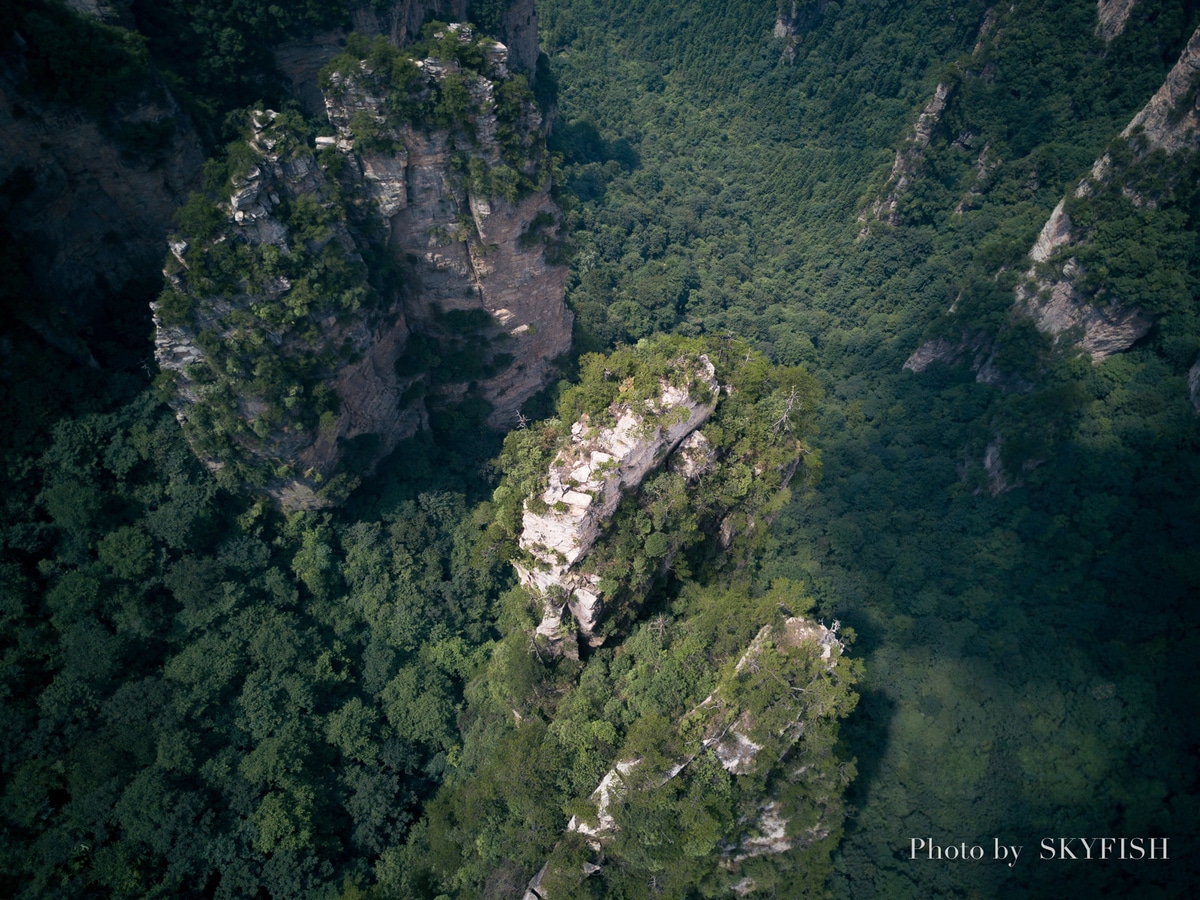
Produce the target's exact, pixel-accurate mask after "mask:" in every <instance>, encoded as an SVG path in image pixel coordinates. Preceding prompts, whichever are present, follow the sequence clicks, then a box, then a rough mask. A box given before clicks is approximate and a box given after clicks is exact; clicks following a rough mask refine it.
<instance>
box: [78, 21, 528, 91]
mask: <svg viewBox="0 0 1200 900" xmlns="http://www.w3.org/2000/svg"><path fill="white" fill-rule="evenodd" d="M80 2H91V0H80ZM478 6H479V4H478V3H472V2H471V0H390V2H385V3H358V4H357V5H355V6H352V7H351V9H350V23H349V31H352V32H357V33H358V34H363V35H367V36H369V37H374V36H376V35H382V36H384V37H386V38H387V39H388V40H390V41H391V42H392V43H393V44H394V45H395V46H397V47H404V46H406V45H408V44H411V43H413V41H415V40H417V38H418V37H420V35H421V28H422V27H423V26H424V25H425V23H426V22H428V21H430V20H431V19H438V20H441V21H443V22H463V21H467V20H472V21H474V20H475V17H476V14H478V12H479V10H478ZM537 22H538V20H537V12H536V10H535V9H534V3H533V0H510V2H509V3H508V4H507V5H506V6H505V7H504V11H503V13H501V14H500V15H499V17H498V18H497V20H496V21H495V22H487V23H485V24H487V25H489V26H491V31H492V33H493V34H495V35H496V37H497V38H499V40H500V42H501V43H503V44H504V45H505V46H506V47H507V48H508V54H509V66H510V67H511V68H512V70H513V71H514V72H517V73H519V74H522V75H524V76H525V77H526V78H528V79H529V82H530V83H531V84H532V83H533V81H534V78H535V75H536V72H537V58H538V53H539V52H540V48H539V46H538V39H537ZM347 33H348V32H347V31H343V30H330V31H318V32H314V33H312V34H310V35H307V36H305V37H303V38H297V39H294V40H290V41H286V42H284V43H282V44H280V45H279V46H278V47H276V48H275V49H274V55H275V63H276V65H277V66H279V69H280V71H281V72H283V73H284V74H285V75H286V76H287V77H288V79H289V80H290V81H291V83H292V92H293V93H294V94H295V95H296V96H297V97H298V98H300V101H301V103H303V105H304V106H305V108H306V109H307V110H308V111H309V112H311V113H320V112H323V110H324V97H323V95H322V93H321V90H320V88H319V86H318V84H317V82H318V77H317V76H318V73H319V72H320V71H321V69H322V68H323V67H324V66H325V65H326V64H327V63H328V62H329V61H330V60H331V59H333V58H334V57H335V56H337V55H338V54H339V53H340V52H341V50H342V45H343V44H344V43H345V40H346V35H347Z"/></svg>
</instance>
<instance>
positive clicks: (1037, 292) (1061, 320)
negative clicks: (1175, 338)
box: [1016, 2, 1200, 363]
mask: <svg viewBox="0 0 1200 900" xmlns="http://www.w3.org/2000/svg"><path fill="white" fill-rule="evenodd" d="M1132 5H1133V4H1132V3H1130V2H1125V3H1122V2H1112V3H1105V2H1101V4H1100V18H1101V25H1102V26H1103V27H1104V28H1106V29H1109V30H1112V36H1115V35H1116V34H1119V33H1120V29H1121V28H1123V27H1124V21H1125V18H1126V17H1127V16H1128V15H1129V8H1130V7H1131V6H1132ZM1114 29H1115V30H1114ZM1198 83H1200V29H1197V31H1196V32H1195V33H1194V34H1193V35H1192V37H1191V39H1190V40H1189V41H1188V43H1187V46H1185V47H1184V49H1183V52H1182V53H1181V54H1180V57H1179V60H1178V61H1177V62H1176V63H1175V65H1174V67H1172V69H1171V71H1170V72H1168V73H1167V77H1166V80H1165V81H1164V82H1163V85H1162V87H1160V88H1159V89H1158V91H1157V92H1155V94H1154V96H1153V97H1151V98H1150V101H1149V102H1148V103H1147V104H1146V105H1145V106H1144V107H1143V108H1142V109H1141V111H1140V112H1138V114H1137V115H1136V116H1134V117H1133V119H1132V120H1131V121H1130V122H1129V124H1128V125H1127V126H1126V127H1125V129H1124V130H1123V131H1122V132H1121V137H1122V138H1126V139H1128V138H1133V137H1136V138H1137V146H1138V148H1139V149H1138V150H1137V152H1136V154H1135V160H1134V161H1135V162H1136V161H1137V160H1139V159H1141V158H1144V157H1145V156H1147V155H1149V154H1150V153H1152V152H1154V151H1161V152H1163V153H1166V154H1167V155H1173V154H1177V153H1194V152H1197V151H1198V150H1200V92H1197V91H1196V85H1197V84H1198ZM1122 174H1123V172H1122V170H1121V169H1120V168H1119V167H1117V166H1116V165H1115V164H1114V162H1113V157H1112V155H1111V154H1110V153H1105V154H1104V155H1103V156H1101V157H1100V158H1099V159H1098V160H1096V163H1095V165H1093V166H1092V171H1091V174H1090V176H1089V177H1088V178H1085V179H1084V180H1083V181H1081V182H1080V183H1079V185H1078V186H1077V187H1076V188H1075V196H1076V197H1084V196H1087V195H1089V194H1091V193H1093V192H1094V191H1095V190H1096V189H1097V186H1098V185H1100V184H1104V183H1108V182H1111V181H1112V180H1113V179H1121V178H1122ZM1117 183H1118V184H1119V183H1120V181H1118V182H1117ZM1124 193H1125V197H1126V199H1127V200H1128V201H1129V202H1130V203H1132V204H1134V205H1135V206H1140V205H1142V204H1144V203H1145V202H1147V201H1146V199H1145V198H1143V197H1140V196H1138V195H1137V194H1136V193H1135V192H1134V191H1132V190H1129V189H1125V190H1124ZM1088 240H1089V238H1088V235H1087V234H1086V233H1083V232H1082V231H1081V230H1080V229H1078V228H1077V227H1076V226H1075V225H1074V223H1072V222H1071V218H1070V216H1069V215H1068V213H1067V212H1066V201H1065V200H1063V201H1060V202H1059V204H1058V205H1057V206H1056V207H1055V208H1054V211H1053V212H1052V213H1051V214H1050V218H1049V219H1047V220H1046V224H1045V225H1044V226H1043V227H1042V230H1041V233H1040V234H1039V235H1038V239H1037V241H1036V242H1035V243H1034V245H1033V247H1032V249H1031V250H1030V252H1029V257H1030V259H1031V260H1032V262H1033V263H1034V265H1033V267H1032V268H1031V269H1030V270H1029V271H1028V272H1027V273H1026V275H1025V278H1024V279H1023V280H1022V282H1021V284H1019V285H1018V286H1017V289H1016V309H1017V310H1018V311H1019V312H1022V313H1024V314H1026V315H1028V316H1030V317H1031V318H1032V319H1033V321H1034V324H1035V325H1037V327H1038V330H1040V331H1042V332H1044V333H1045V334H1049V335H1051V336H1052V337H1053V338H1054V339H1055V341H1056V342H1058V341H1060V340H1064V339H1065V340H1069V341H1070V342H1071V344H1072V345H1073V346H1075V347H1076V348H1078V349H1080V350H1082V351H1084V352H1086V353H1087V354H1088V355H1089V356H1091V358H1092V362H1094V363H1099V362H1101V361H1102V360H1104V359H1107V358H1108V357H1109V356H1112V355H1113V354H1114V353H1120V352H1122V351H1124V350H1128V349H1129V348H1130V347H1131V346H1133V344H1134V343H1135V342H1136V341H1138V340H1139V339H1141V338H1142V337H1144V336H1145V335H1146V334H1148V333H1149V331H1150V329H1151V327H1152V326H1153V325H1154V321H1155V317H1154V316H1153V315H1152V314H1151V313H1149V312H1147V311H1146V310H1143V309H1140V308H1139V307H1138V306H1137V305H1136V304H1135V302H1134V301H1133V299H1132V298H1127V297H1114V296H1101V297H1097V296H1088V295H1087V294H1085V293H1084V291H1083V290H1082V289H1081V284H1082V283H1083V277H1084V275H1085V273H1084V271H1083V268H1082V267H1081V266H1080V264H1079V261H1078V260H1077V259H1076V258H1075V257H1074V256H1072V255H1071V251H1072V249H1073V248H1076V247H1082V246H1086V244H1087V243H1088Z"/></svg>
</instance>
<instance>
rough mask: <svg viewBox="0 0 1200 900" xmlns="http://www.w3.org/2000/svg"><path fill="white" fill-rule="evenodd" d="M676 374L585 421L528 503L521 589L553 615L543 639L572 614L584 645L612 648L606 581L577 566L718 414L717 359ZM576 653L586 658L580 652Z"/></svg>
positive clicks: (544, 624)
mask: <svg viewBox="0 0 1200 900" xmlns="http://www.w3.org/2000/svg"><path fill="white" fill-rule="evenodd" d="M672 369H673V371H672V373H671V375H670V380H666V379H663V380H662V381H661V382H660V383H659V384H658V385H656V387H657V388H658V390H657V391H656V393H655V396H653V397H650V398H648V399H642V400H639V399H636V398H627V397H619V398H618V399H617V401H616V402H614V403H613V404H612V405H610V406H609V407H608V409H606V410H605V415H603V416H587V415H585V416H584V417H583V418H581V419H580V420H579V421H578V422H576V423H574V424H573V425H572V426H571V438H570V441H569V442H568V443H567V445H566V446H565V447H563V448H562V449H561V450H560V451H559V452H558V454H557V455H556V456H555V457H554V460H553V462H552V463H551V464H550V469H549V474H548V478H547V482H548V483H547V486H546V489H545V490H544V491H543V492H542V493H541V494H539V495H538V496H536V497H532V498H530V499H529V500H527V501H526V502H525V512H524V515H523V517H522V531H521V538H520V541H519V546H520V548H521V549H522V550H523V551H525V553H527V554H528V555H529V560H528V561H527V562H526V563H525V564H522V563H514V565H515V566H516V569H517V575H518V577H519V579H520V582H521V584H522V585H523V586H524V587H526V588H528V589H529V590H530V591H531V592H532V593H533V594H534V595H535V596H537V597H539V598H540V599H541V603H542V606H543V608H544V610H545V612H544V614H543V616H542V621H541V624H539V625H538V628H537V633H538V634H539V635H542V636H543V637H545V638H547V639H548V640H550V641H551V642H553V643H557V642H559V641H560V640H562V639H563V629H564V628H568V626H567V625H566V623H565V622H564V619H565V618H566V611H567V609H568V608H569V609H570V616H571V617H572V618H573V619H574V622H575V623H576V625H577V626H578V629H579V633H580V635H581V636H582V637H583V638H584V639H586V640H587V641H588V642H589V643H590V644H592V645H593V646H598V645H599V644H600V643H602V642H603V637H601V636H600V635H598V634H597V633H596V629H597V626H598V625H599V620H600V615H601V613H602V612H603V609H604V597H603V596H602V592H601V590H600V588H599V583H600V578H599V576H598V575H596V574H594V573H587V572H579V571H577V570H576V568H575V565H576V563H579V562H581V561H583V559H584V557H586V556H587V554H588V552H589V551H590V550H591V549H592V546H593V545H594V544H595V543H596V540H597V538H599V536H600V532H601V529H602V528H603V525H604V524H605V523H607V522H608V520H609V519H611V518H612V514H613V512H615V510H616V508H617V504H618V503H619V502H620V501H621V498H622V496H623V495H624V494H625V493H626V492H629V491H633V490H636V488H637V487H638V486H639V485H640V484H641V483H642V481H643V480H644V479H645V477H646V475H647V474H648V473H649V472H650V470H651V469H654V468H655V467H657V466H659V465H661V464H662V462H663V461H664V460H665V459H666V458H667V457H668V456H669V455H670V454H671V453H672V452H673V451H674V450H675V449H676V448H677V447H678V446H679V445H680V444H681V443H682V442H683V440H684V438H686V437H688V436H689V435H691V434H692V433H693V432H695V430H696V429H697V428H699V427H700V426H701V425H702V424H703V423H704V422H705V421H706V420H707V419H708V417H709V416H711V415H712V413H713V410H714V409H716V406H717V398H718V396H719V395H720V390H721V386H720V385H719V384H717V381H716V377H715V369H713V365H712V363H711V362H710V361H709V359H708V357H707V356H703V355H701V356H699V357H698V358H697V359H694V360H690V359H686V358H683V357H681V358H680V359H679V360H678V362H677V364H676V365H674V366H673V367H672ZM632 381H633V379H630V382H631V383H630V388H631V389H632V387H633V385H632ZM629 393H632V390H631V391H629ZM702 439H703V438H702V437H701V440H702ZM567 652H568V653H576V654H577V650H575V649H574V648H573V647H571V646H570V645H568V649H567Z"/></svg>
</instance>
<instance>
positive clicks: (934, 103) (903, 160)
mask: <svg viewBox="0 0 1200 900" xmlns="http://www.w3.org/2000/svg"><path fill="white" fill-rule="evenodd" d="M996 22H997V17H996V14H995V12H994V10H992V9H990V8H989V9H988V10H987V12H986V13H985V14H984V17H983V22H982V24H981V25H980V27H979V36H978V37H977V39H976V44H975V50H974V53H973V54H972V59H974V57H975V56H976V55H978V53H979V51H980V50H981V49H982V48H983V44H984V41H985V40H986V39H987V38H988V37H989V36H990V35H991V34H992V32H993V31H994V30H995V28H996ZM953 91H954V84H952V83H950V82H946V81H942V82H938V85H937V87H935V88H934V90H933V97H932V98H931V99H930V101H929V102H928V103H927V104H925V108H924V109H923V110H921V114H920V115H919V116H918V117H917V121H916V123H915V124H914V125H913V129H912V132H911V133H910V134H909V135H908V136H907V137H906V138H905V139H904V145H903V146H902V147H901V148H900V149H899V150H897V151H896V159H895V160H894V161H893V163H892V170H891V172H890V173H889V174H888V180H887V183H886V184H885V185H884V187H883V191H882V193H881V195H880V197H879V198H878V199H877V200H875V202H874V203H872V204H871V206H870V207H869V209H865V210H863V211H862V212H861V213H860V214H859V217H858V221H859V222H860V223H862V226H863V227H862V231H861V232H860V235H859V236H860V237H863V236H865V235H866V234H867V233H868V232H869V231H870V223H871V222H872V221H878V222H886V223H887V224H889V225H896V224H898V223H899V221H900V216H899V212H898V209H899V205H900V200H901V198H903V197H904V195H905V194H906V193H908V189H909V187H910V185H911V184H912V181H913V179H915V178H917V177H918V176H919V174H920V170H921V163H922V160H923V159H924V156H925V150H926V148H927V147H928V146H929V142H930V140H932V138H933V133H934V130H935V129H936V128H937V126H938V125H939V124H940V123H941V121H942V115H943V114H944V113H945V111H946V104H947V103H948V102H949V101H950V97H951V95H952V93H953Z"/></svg>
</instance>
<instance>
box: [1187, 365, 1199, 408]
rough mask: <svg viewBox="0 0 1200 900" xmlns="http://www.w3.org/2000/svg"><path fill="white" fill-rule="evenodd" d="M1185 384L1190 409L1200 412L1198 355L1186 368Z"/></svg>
mask: <svg viewBox="0 0 1200 900" xmlns="http://www.w3.org/2000/svg"><path fill="white" fill-rule="evenodd" d="M1187 384H1188V397H1189V398H1190V399H1191V401H1192V409H1194V410H1196V412H1198V413H1200V356H1197V357H1196V361H1195V362H1194V363H1193V364H1192V367H1191V368H1190V369H1188V374H1187Z"/></svg>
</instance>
